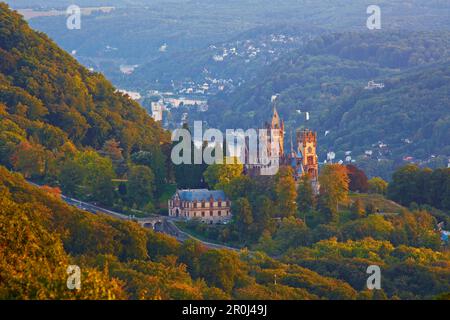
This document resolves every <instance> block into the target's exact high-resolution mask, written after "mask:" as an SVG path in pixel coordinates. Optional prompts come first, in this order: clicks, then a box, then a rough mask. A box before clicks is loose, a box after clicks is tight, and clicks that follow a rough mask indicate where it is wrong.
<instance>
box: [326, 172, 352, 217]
mask: <svg viewBox="0 0 450 320" xmlns="http://www.w3.org/2000/svg"><path fill="white" fill-rule="evenodd" d="M319 183H320V196H319V201H320V205H321V209H322V210H324V209H325V213H326V214H329V215H331V217H328V218H331V220H333V221H336V220H337V214H338V205H339V203H341V202H347V200H348V190H349V189H348V188H349V187H348V185H349V178H348V175H347V169H346V167H344V166H342V165H339V164H328V165H325V166H324V167H323V168H322V170H321V172H320V175H319Z"/></svg>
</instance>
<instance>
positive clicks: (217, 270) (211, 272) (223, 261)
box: [200, 250, 243, 293]
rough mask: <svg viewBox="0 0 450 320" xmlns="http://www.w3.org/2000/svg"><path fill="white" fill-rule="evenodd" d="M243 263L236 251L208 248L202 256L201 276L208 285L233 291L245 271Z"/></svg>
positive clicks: (229, 291)
mask: <svg viewBox="0 0 450 320" xmlns="http://www.w3.org/2000/svg"><path fill="white" fill-rule="evenodd" d="M242 268H243V263H242V262H241V261H240V260H239V257H238V256H237V254H236V253H234V252H231V251H226V250H208V251H207V252H205V253H204V254H203V255H202V256H201V258H200V276H201V277H202V278H204V279H205V280H206V282H207V283H208V285H210V286H214V287H217V288H220V289H223V290H224V291H225V292H228V293H231V291H232V289H233V288H234V286H235V281H236V280H237V278H238V277H239V274H240V273H241V272H242V271H243V270H242Z"/></svg>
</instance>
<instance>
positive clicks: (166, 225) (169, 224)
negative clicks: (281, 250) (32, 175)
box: [27, 180, 240, 251]
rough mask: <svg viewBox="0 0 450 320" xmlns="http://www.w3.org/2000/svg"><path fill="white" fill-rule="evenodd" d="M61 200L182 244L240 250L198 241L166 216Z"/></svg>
mask: <svg viewBox="0 0 450 320" xmlns="http://www.w3.org/2000/svg"><path fill="white" fill-rule="evenodd" d="M27 182H28V183H29V184H31V185H33V186H35V187H38V188H40V187H41V186H40V185H38V184H36V183H34V182H31V181H28V180H27ZM61 199H62V200H63V201H64V202H66V203H67V204H68V205H71V206H73V207H77V208H78V209H80V210H83V211H86V212H90V213H93V214H98V213H102V214H106V215H108V216H110V217H112V218H115V219H120V220H126V221H134V222H137V223H139V224H140V225H141V226H143V227H145V226H146V225H151V226H152V228H153V229H154V230H155V231H157V232H161V233H165V234H167V235H169V236H172V237H174V238H176V239H177V240H178V241H180V242H184V241H186V240H188V239H194V240H196V241H198V242H200V243H202V244H203V245H204V246H206V247H208V248H210V249H227V250H232V251H240V249H238V248H233V247H229V246H225V245H221V244H216V243H211V242H207V241H203V240H200V239H198V238H196V237H194V236H193V235H191V234H189V233H187V232H185V231H182V230H181V229H180V228H178V227H177V226H176V224H175V221H180V220H179V219H177V218H174V217H168V216H162V215H156V214H155V215H153V216H151V217H147V218H134V217H133V218H132V217H130V216H127V215H124V214H122V213H118V212H115V211H112V210H109V209H105V208H102V207H99V206H97V205H94V204H91V203H88V202H84V201H81V200H78V199H74V198H71V197H67V196H65V195H61ZM158 222H159V223H160V225H159V226H158V227H155V225H156V223H158Z"/></svg>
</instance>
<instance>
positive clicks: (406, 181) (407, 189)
mask: <svg viewBox="0 0 450 320" xmlns="http://www.w3.org/2000/svg"><path fill="white" fill-rule="evenodd" d="M419 171H420V169H419V167H417V166H416V165H412V164H408V165H406V166H404V167H401V168H400V169H398V170H397V171H395V172H394V174H393V175H392V182H391V183H389V186H388V189H387V194H388V198H389V199H391V200H394V201H396V202H398V203H400V204H402V205H406V206H409V204H410V203H411V202H413V201H415V202H418V201H417V197H418V194H419V192H418V186H417V177H418V173H419Z"/></svg>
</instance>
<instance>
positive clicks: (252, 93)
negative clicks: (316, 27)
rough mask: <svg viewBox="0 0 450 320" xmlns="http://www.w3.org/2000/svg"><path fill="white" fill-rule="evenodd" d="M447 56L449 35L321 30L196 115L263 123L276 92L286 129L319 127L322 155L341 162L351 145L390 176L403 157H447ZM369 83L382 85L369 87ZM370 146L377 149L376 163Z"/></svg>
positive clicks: (227, 123) (218, 121) (223, 122)
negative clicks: (332, 154)
mask: <svg viewBox="0 0 450 320" xmlns="http://www.w3.org/2000/svg"><path fill="white" fill-rule="evenodd" d="M449 61H450V34H449V33H446V32H439V33H429V32H425V33H408V32H402V33H381V32H380V33H376V34H373V33H344V34H333V35H324V36H321V37H318V38H317V39H315V40H313V41H311V42H309V43H308V44H307V45H305V46H304V47H303V48H302V49H300V50H298V51H297V52H295V53H291V54H288V55H286V56H285V57H284V58H283V59H280V60H279V61H277V62H275V63H274V64H272V65H271V66H268V67H267V68H265V69H264V70H263V71H261V72H260V73H259V74H258V76H256V77H255V80H254V81H252V82H250V83H247V84H245V85H243V86H242V87H241V88H238V89H237V90H236V91H235V92H233V93H231V94H223V95H219V96H217V97H215V98H213V99H211V101H210V110H209V111H208V112H207V113H206V115H202V114H199V116H203V117H204V118H205V119H206V120H207V121H208V123H209V124H210V125H211V126H220V127H226V128H229V127H234V124H235V123H238V122H239V123H240V124H241V126H242V125H243V126H245V127H248V126H253V127H254V126H258V125H261V124H262V123H263V122H264V121H266V120H267V119H268V118H269V117H270V114H271V112H272V111H271V103H270V100H271V97H272V96H273V95H275V94H279V95H280V96H279V99H278V106H277V107H278V111H279V113H280V115H281V117H282V118H284V119H285V121H286V126H287V133H289V131H290V130H295V129H296V128H299V127H309V128H312V129H314V130H317V131H318V132H319V148H320V158H321V159H325V158H326V153H327V152H329V151H334V152H335V153H336V154H337V157H336V160H339V159H341V160H344V159H345V156H344V152H345V151H348V150H350V151H352V157H353V159H358V157H359V160H361V163H365V164H366V165H365V169H366V170H367V171H368V173H369V174H370V175H380V174H382V175H383V176H384V177H388V176H389V175H390V172H391V171H392V169H393V168H394V166H395V165H398V164H399V163H401V161H402V160H403V158H404V157H408V156H412V157H414V158H416V159H417V160H421V161H423V162H426V161H429V160H430V159H431V156H432V155H434V156H441V157H443V158H445V156H447V157H448V156H449V155H450V150H448V143H447V142H448V141H447V140H448V139H447V138H446V137H448V136H449V135H450V122H449V121H450V120H449V111H448V110H450V100H449V99H448V92H449V91H450V87H449V86H450V84H449V83H450V82H449V77H450V69H449V63H448V62H449ZM370 80H374V81H375V82H377V83H383V84H384V88H382V89H372V90H367V89H366V86H367V84H368V81H370ZM306 113H308V114H309V120H307V116H306ZM219 115H220V116H219ZM380 145H382V147H381V148H380V147H379V146H380ZM385 145H387V146H385ZM366 150H371V151H372V155H373V157H372V160H373V161H372V163H371V164H367V161H366V160H367V159H366V158H367V157H366V155H365V151H366ZM369 160H370V159H369ZM364 161H365V162H364ZM379 161H381V163H379V164H376V163H375V164H374V162H379ZM371 165H372V166H373V165H375V166H378V167H380V166H383V165H384V166H385V168H381V169H376V168H375V169H371ZM441 165H442V164H441Z"/></svg>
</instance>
